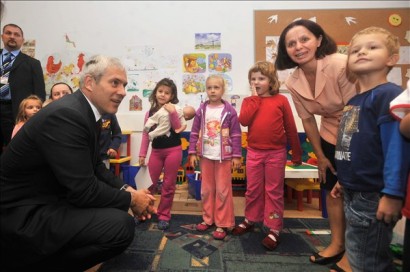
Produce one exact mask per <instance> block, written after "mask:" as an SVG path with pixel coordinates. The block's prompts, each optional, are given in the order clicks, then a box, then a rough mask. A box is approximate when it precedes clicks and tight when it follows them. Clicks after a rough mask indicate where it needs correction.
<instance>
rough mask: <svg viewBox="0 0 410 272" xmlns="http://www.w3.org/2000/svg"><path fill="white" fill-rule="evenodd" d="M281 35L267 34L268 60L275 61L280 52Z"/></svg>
mask: <svg viewBox="0 0 410 272" xmlns="http://www.w3.org/2000/svg"><path fill="white" fill-rule="evenodd" d="M278 43H279V36H266V37H265V46H266V61H269V62H272V63H275V60H276V56H277V54H278Z"/></svg>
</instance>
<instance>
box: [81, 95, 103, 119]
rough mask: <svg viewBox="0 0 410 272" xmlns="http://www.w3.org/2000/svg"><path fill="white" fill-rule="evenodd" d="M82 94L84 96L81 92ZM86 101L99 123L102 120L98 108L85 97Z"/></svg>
mask: <svg viewBox="0 0 410 272" xmlns="http://www.w3.org/2000/svg"><path fill="white" fill-rule="evenodd" d="M80 92H81V93H82V94H83V95H84V93H83V92H82V91H81V90H80ZM84 97H85V99H87V102H88V104H90V107H91V109H92V110H93V113H94V116H95V121H96V122H97V121H98V120H100V119H101V114H100V113H99V112H98V110H97V108H96V107H95V106H94V105H93V103H91V101H90V100H88V97H87V96H86V95H84Z"/></svg>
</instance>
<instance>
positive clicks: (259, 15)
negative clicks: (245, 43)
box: [254, 8, 410, 88]
mask: <svg viewBox="0 0 410 272" xmlns="http://www.w3.org/2000/svg"><path fill="white" fill-rule="evenodd" d="M297 19H309V20H313V21H315V22H316V23H318V24H319V25H320V26H321V27H322V28H323V29H324V30H325V32H326V33H327V34H329V35H330V36H331V37H332V38H333V39H334V40H335V41H336V43H337V44H338V46H339V51H340V52H341V53H346V49H347V48H346V46H347V45H348V43H349V42H350V40H351V38H352V36H353V35H354V34H355V33H356V32H358V31H359V30H362V29H364V28H366V27H369V26H378V27H382V28H385V29H387V30H389V31H390V32H392V33H393V34H395V35H396V36H398V37H399V39H400V45H401V48H400V61H399V62H398V64H397V65H396V67H395V68H394V69H393V71H392V72H393V73H392V72H390V74H391V75H390V74H389V76H391V77H394V80H391V81H393V82H395V83H396V84H398V85H402V86H403V88H405V87H406V82H407V80H408V79H409V77H410V61H409V59H410V49H409V48H410V9H409V8H396V9H338V10H256V11H254V27H255V61H259V60H270V61H274V59H275V57H276V55H275V52H274V51H272V50H271V53H269V50H268V49H269V48H272V47H273V46H272V45H274V44H275V43H277V42H278V41H279V36H280V34H281V32H282V30H283V29H284V28H285V27H286V26H287V25H288V24H290V23H291V22H293V21H295V20H297ZM276 52H277V51H276ZM279 76H280V75H279ZM389 80H390V79H389ZM281 81H282V80H281Z"/></svg>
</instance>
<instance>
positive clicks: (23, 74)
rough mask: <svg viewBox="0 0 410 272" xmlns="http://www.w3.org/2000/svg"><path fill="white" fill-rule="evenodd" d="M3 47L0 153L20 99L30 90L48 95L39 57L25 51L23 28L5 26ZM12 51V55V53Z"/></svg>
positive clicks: (0, 84)
mask: <svg viewBox="0 0 410 272" xmlns="http://www.w3.org/2000/svg"><path fill="white" fill-rule="evenodd" d="M1 39H2V41H3V45H4V49H2V50H1V51H0V55H1V58H0V62H1V63H0V67H1V82H0V88H1V89H0V155H1V154H2V150H3V146H7V145H8V143H9V142H10V139H11V133H12V131H13V127H14V123H15V121H16V116H17V111H18V108H19V105H20V102H21V101H22V100H23V99H24V98H26V97H27V96H29V95H31V94H35V95H37V96H38V97H40V98H41V99H42V100H43V101H44V99H45V97H46V88H45V84H44V77H43V70H42V69H41V64H40V61H38V60H36V59H34V58H32V57H30V56H28V55H26V54H24V53H22V52H21V51H20V50H21V46H22V45H23V42H24V34H23V30H22V29H21V28H20V27H19V26H18V25H15V24H7V25H5V26H4V27H3V34H2V35H1ZM10 53H11V55H10Z"/></svg>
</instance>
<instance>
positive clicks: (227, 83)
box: [220, 74, 233, 93]
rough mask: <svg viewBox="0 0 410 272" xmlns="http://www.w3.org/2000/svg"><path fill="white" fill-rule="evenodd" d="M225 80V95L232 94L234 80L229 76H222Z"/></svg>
mask: <svg viewBox="0 0 410 272" xmlns="http://www.w3.org/2000/svg"><path fill="white" fill-rule="evenodd" d="M220 75H221V76H222V77H223V78H224V80H225V93H231V92H232V88H233V87H232V78H231V77H230V76H229V75H227V74H220Z"/></svg>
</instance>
